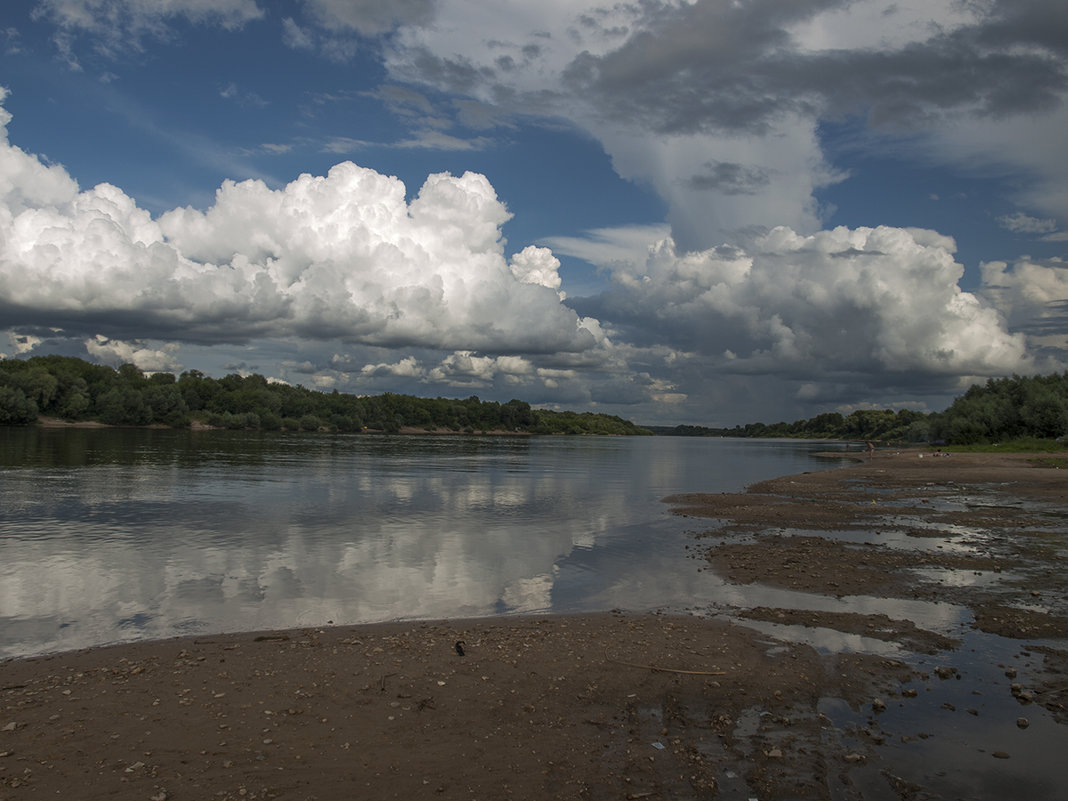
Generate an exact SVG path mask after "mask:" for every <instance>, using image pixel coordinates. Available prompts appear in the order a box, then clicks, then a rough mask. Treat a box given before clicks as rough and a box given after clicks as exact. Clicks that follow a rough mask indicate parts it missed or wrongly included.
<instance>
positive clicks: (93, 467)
mask: <svg viewBox="0 0 1068 801" xmlns="http://www.w3.org/2000/svg"><path fill="white" fill-rule="evenodd" d="M826 448H827V444H826V443H813V442H797V441H766V440H765V441H753V440H722V439H691V438H669V437H643V438H590V437H523V438H520V437H514V438H513V437H449V436H445V437H433V436H397V437H389V436H327V435H322V436H319V435H286V434H257V433H245V432H218V431H213V432H188V431H152V430H148V431H146V430H111V429H105V430H85V429H62V430H49V429H13V428H6V429H0V656H12V655H20V654H29V653H38V652H43V651H54V650H63V649H69V648H79V647H84V646H88V645H94V644H100V643H108V642H116V641H122V640H133V639H145V638H158V637H167V636H173V635H176V634H188V633H194V632H206V631H232V630H251V629H262V628H277V627H290V626H299V625H320V624H325V623H326V622H328V621H333V622H335V623H339V624H340V623H357V622H371V621H384V620H394V619H405V618H430V617H433V618H438V617H460V616H482V615H491V614H507V613H514V612H559V611H594V610H605V609H611V608H616V607H619V608H627V609H651V608H659V607H671V606H679V605H684V604H688V603H691V602H693V601H694V600H695V599H699V598H700V597H702V596H703V595H707V593H708V592H709V591H710V590H709V588H708V586H707V585H709V582H708V581H704V582H702V581H700V580H699V579H700V576H699V574H698V573H697V570H696V567H695V565H694V563H693V562H692V561H689V560H687V559H686V553H685V548H684V545H685V543H686V541H687V540H686V535H685V534H684V529H685V527H686V525H687V524H686V522H685V521H682V520H680V519H678V518H674V517H672V516H671V515H670V514H669V513H668V512H667V510H666V508H665V507H664V506H663V504H661V503H660V500H659V499H660V498H662V497H663V496H664V495H667V494H669V493H673V492H688V491H723V490H737V489H742V488H743V487H745V486H746V485H747V484H750V483H752V482H754V481H758V480H761V479H764V478H769V477H773V476H776V475H784V474H791V473H797V472H802V471H805V470H813V469H823V468H826V467H830V466H834V465H836V464H837V463H836V462H833V461H831V462H828V461H827V460H822V459H819V458H817V457H815V456H814V453H815V452H816V451H817V450H820V449H823V450H825V449H826ZM689 525H691V526H692V525H693V524H692V522H691V523H690V524H689ZM717 586H718V585H717Z"/></svg>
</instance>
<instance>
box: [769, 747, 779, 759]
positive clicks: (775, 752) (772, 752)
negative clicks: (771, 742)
mask: <svg viewBox="0 0 1068 801" xmlns="http://www.w3.org/2000/svg"><path fill="white" fill-rule="evenodd" d="M766 754H767V757H768V759H782V751H781V750H780V749H778V748H772V749H771V750H770V751H767V752H766Z"/></svg>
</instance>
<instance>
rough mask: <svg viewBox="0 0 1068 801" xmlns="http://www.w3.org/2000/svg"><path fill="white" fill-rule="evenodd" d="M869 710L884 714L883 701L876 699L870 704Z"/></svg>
mask: <svg viewBox="0 0 1068 801" xmlns="http://www.w3.org/2000/svg"><path fill="white" fill-rule="evenodd" d="M871 708H872V709H874V710H875V711H876V712H885V711H886V702H885V701H883V700H882V699H881V698H876V699H874V700H873V701H872V702H871Z"/></svg>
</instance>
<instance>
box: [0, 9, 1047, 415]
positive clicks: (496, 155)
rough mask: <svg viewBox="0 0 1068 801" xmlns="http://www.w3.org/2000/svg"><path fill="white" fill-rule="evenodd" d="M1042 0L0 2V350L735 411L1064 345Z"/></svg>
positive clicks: (889, 399)
mask: <svg viewBox="0 0 1068 801" xmlns="http://www.w3.org/2000/svg"><path fill="white" fill-rule="evenodd" d="M1064 12H1065V5H1064V0H899V1H898V2H890V1H889V0H789V2H787V1H786V0H634V2H607V0H604V1H602V0H538V2H532V0H522V1H520V0H494V2H486V1H485V0H483V2H475V1H474V0H284V1H282V0H279V1H277V2H276V1H275V0H5V2H4V4H3V8H2V9H0V356H3V357H6V358H12V357H19V358H27V357H31V356H35V355H46V354H64V355H72V356H78V357H81V358H84V359H88V360H90V361H94V362H100V363H104V364H111V365H114V366H118V365H119V364H122V363H124V362H132V363H134V364H136V365H137V366H138V367H140V368H141V369H142V370H145V371H146V372H154V371H168V372H174V373H180V372H182V371H183V370H200V371H201V372H204V373H206V374H208V375H212V376H216V377H221V376H223V375H225V374H227V373H239V374H249V373H259V374H262V375H265V376H267V377H268V378H269V379H272V380H278V381H285V382H288V383H290V384H294V385H296V384H300V385H303V386H306V387H309V388H315V389H322V390H326V391H331V390H334V389H337V390H339V391H342V392H351V393H356V394H377V393H381V392H401V393H409V394H414V395H421V396H428V397H435V396H443V397H460V398H466V397H469V396H471V395H477V396H479V397H480V398H482V399H483V400H498V401H502V402H503V401H507V400H509V399H512V398H519V399H522V400H526V401H529V402H530V403H532V404H535V405H537V406H541V407H546V408H559V409H572V410H576V411H596V412H604V413H608V414H618V415H620V416H622V417H625V418H627V419H630V420H634V421H637V422H639V423H645V424H650V425H653V424H656V425H675V424H692V425H707V426H733V425H739V424H744V423H747V422H756V421H761V422H767V423H771V422H776V421H780V420H787V421H789V420H797V419H803V418H808V417H811V416H814V415H816V414H821V413H824V412H830V411H839V412H842V413H844V414H848V413H849V412H851V411H853V410H855V409H864V408H891V409H914V410H918V411H940V410H941V409H943V408H945V407H946V405H948V403H949V402H951V400H952V399H953V398H954V397H955V396H956V395H958V394H960V393H961V392H962V391H963V390H964V389H966V388H967V387H968V386H969V385H971V384H973V383H982V382H985V381H986V380H987V379H988V378H991V377H999V376H1005V375H1011V374H1019V375H1031V374H1046V373H1051V372H1061V371H1063V370H1065V369H1068V260H1066V259H1068V14H1066V13H1064Z"/></svg>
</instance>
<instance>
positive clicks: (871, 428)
mask: <svg viewBox="0 0 1068 801" xmlns="http://www.w3.org/2000/svg"><path fill="white" fill-rule="evenodd" d="M649 428H650V430H651V431H653V433H656V434H672V435H675V436H706V437H707V436H712V437H784V438H786V437H798V438H805V439H837V440H872V441H880V442H886V441H891V442H897V441H900V442H937V443H945V444H948V445H977V444H987V443H995V442H1007V441H1011V440H1017V439H1027V438H1035V439H1061V438H1064V437H1068V372H1065V373H1059V374H1058V373H1054V374H1052V375H1046V376H1027V377H1021V376H1018V375H1014V376H1011V377H1007V378H992V379H990V380H988V381H987V382H986V383H985V384H974V385H972V386H971V387H970V388H969V389H968V390H967V391H966V392H965V393H964V394H963V395H961V396H960V397H958V398H956V399H955V400H954V401H953V403H952V404H950V406H949V408H947V409H946V410H945V411H943V412H932V413H924V412H916V411H911V410H908V409H901V410H898V411H893V410H890V409H858V410H857V411H854V412H852V413H850V414H848V415H842V414H841V413H839V412H828V413H825V414H819V415H816V416H815V417H812V418H809V419H807V420H798V421H795V422H793V423H785V422H782V423H770V424H766V423H747V424H746V425H743V426H735V427H734V428H705V427H703V426H674V427H658V426H651V427H649Z"/></svg>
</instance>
